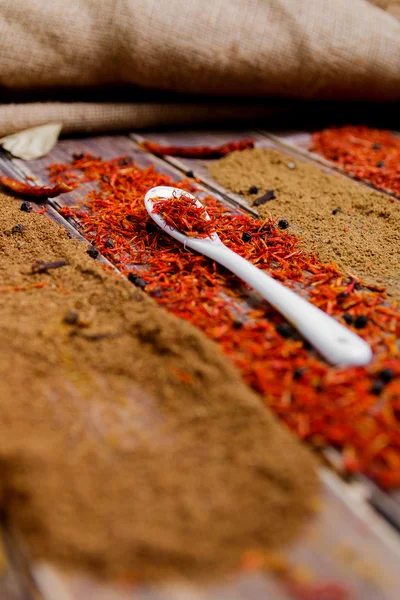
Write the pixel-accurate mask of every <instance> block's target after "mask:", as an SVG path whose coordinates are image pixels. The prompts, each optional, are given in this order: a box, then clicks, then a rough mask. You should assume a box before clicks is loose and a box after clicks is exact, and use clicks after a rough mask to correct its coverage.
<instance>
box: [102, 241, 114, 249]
mask: <svg viewBox="0 0 400 600" xmlns="http://www.w3.org/2000/svg"><path fill="white" fill-rule="evenodd" d="M114 246H115V244H114V240H107V241H106V242H105V243H104V247H105V248H114Z"/></svg>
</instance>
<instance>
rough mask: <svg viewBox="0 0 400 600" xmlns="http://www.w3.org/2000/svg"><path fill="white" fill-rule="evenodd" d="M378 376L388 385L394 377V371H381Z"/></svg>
mask: <svg viewBox="0 0 400 600" xmlns="http://www.w3.org/2000/svg"><path fill="white" fill-rule="evenodd" d="M378 375H379V377H380V379H381V380H382V381H383V382H384V383H389V382H390V381H392V379H393V377H394V371H393V369H382V370H381V371H379V373H378Z"/></svg>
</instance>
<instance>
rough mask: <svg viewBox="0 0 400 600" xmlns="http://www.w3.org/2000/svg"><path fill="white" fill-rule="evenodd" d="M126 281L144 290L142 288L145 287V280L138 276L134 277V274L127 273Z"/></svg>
mask: <svg viewBox="0 0 400 600" xmlns="http://www.w3.org/2000/svg"><path fill="white" fill-rule="evenodd" d="M128 279H129V281H130V282H131V283H133V285H136V287H139V288H142V290H144V288H145V287H146V282H145V280H144V279H142V277H139V275H136V273H128Z"/></svg>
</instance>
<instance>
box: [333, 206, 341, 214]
mask: <svg viewBox="0 0 400 600" xmlns="http://www.w3.org/2000/svg"><path fill="white" fill-rule="evenodd" d="M339 211H340V208H334V209H333V211H332V214H333V215H337V214H338V212H339Z"/></svg>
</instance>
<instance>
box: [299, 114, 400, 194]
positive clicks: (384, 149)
mask: <svg viewBox="0 0 400 600" xmlns="http://www.w3.org/2000/svg"><path fill="white" fill-rule="evenodd" d="M311 149H312V150H314V151H315V152H318V153H319V154H322V156H324V157H325V158H328V159H329V160H331V161H333V162H334V163H336V164H337V165H338V166H340V167H341V168H342V169H343V170H344V171H345V172H346V173H349V174H350V175H352V176H353V177H355V178H356V179H361V180H366V181H369V182H370V183H372V184H373V185H374V186H375V187H377V188H378V189H380V190H385V191H387V192H390V193H392V194H395V195H396V196H398V197H400V137H396V136H394V135H393V134H392V133H391V132H390V131H386V130H381V129H370V128H368V127H364V126H350V125H348V126H345V127H338V128H337V127H331V128H329V129H324V130H323V131H319V132H317V133H314V135H313V138H312V148H311Z"/></svg>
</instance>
